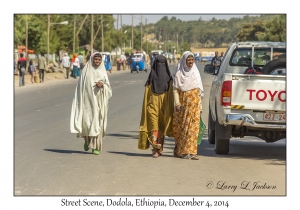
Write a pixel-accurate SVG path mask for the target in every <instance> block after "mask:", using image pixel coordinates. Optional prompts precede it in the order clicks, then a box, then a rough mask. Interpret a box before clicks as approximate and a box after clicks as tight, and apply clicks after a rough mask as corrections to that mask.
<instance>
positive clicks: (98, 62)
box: [94, 56, 102, 67]
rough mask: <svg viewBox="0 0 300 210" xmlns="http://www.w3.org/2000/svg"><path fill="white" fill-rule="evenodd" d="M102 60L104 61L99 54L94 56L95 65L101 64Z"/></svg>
mask: <svg viewBox="0 0 300 210" xmlns="http://www.w3.org/2000/svg"><path fill="white" fill-rule="evenodd" d="M101 62H102V58H101V57H99V56H96V57H94V66H95V67H98V66H100V64H101Z"/></svg>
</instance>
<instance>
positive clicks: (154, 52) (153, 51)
mask: <svg viewBox="0 0 300 210" xmlns="http://www.w3.org/2000/svg"><path fill="white" fill-rule="evenodd" d="M151 54H152V55H153V56H154V57H156V56H157V55H162V54H163V51H162V50H152V51H151Z"/></svg>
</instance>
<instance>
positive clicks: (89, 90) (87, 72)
mask: <svg viewBox="0 0 300 210" xmlns="http://www.w3.org/2000/svg"><path fill="white" fill-rule="evenodd" d="M111 96H112V91H111V86H110V83H109V80H108V77H107V73H106V69H105V67H104V62H103V61H102V56H101V54H100V53H94V54H92V56H91V57H90V60H89V62H88V63H87V64H86V65H85V67H84V68H83V70H82V74H81V76H80V77H79V79H78V83H77V87H76V90H75V96H74V99H73V103H72V110H71V119H70V130H71V133H77V134H78V137H82V138H84V140H85V142H84V150H85V151H88V150H89V148H91V149H92V153H93V154H95V155H98V154H99V151H101V150H102V138H103V137H104V135H105V131H106V125H107V110H108V101H109V99H110V98H111Z"/></svg>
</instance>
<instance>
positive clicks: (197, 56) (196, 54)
mask: <svg viewBox="0 0 300 210" xmlns="http://www.w3.org/2000/svg"><path fill="white" fill-rule="evenodd" d="M194 58H195V62H199V61H200V53H199V52H195V53H194Z"/></svg>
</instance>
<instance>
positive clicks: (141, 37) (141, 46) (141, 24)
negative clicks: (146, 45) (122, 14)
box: [141, 15, 143, 51]
mask: <svg viewBox="0 0 300 210" xmlns="http://www.w3.org/2000/svg"><path fill="white" fill-rule="evenodd" d="M142 40H143V36H142V15H141V51H142V43H143V41H142Z"/></svg>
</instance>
